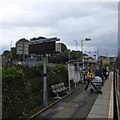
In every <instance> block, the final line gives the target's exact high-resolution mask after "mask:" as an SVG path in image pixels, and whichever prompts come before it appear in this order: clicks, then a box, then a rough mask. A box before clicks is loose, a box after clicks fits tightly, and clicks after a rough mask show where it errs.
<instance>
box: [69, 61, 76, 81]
mask: <svg viewBox="0 0 120 120" xmlns="http://www.w3.org/2000/svg"><path fill="white" fill-rule="evenodd" d="M74 76H75V67H74V65H73V64H70V63H69V64H68V79H69V80H74Z"/></svg>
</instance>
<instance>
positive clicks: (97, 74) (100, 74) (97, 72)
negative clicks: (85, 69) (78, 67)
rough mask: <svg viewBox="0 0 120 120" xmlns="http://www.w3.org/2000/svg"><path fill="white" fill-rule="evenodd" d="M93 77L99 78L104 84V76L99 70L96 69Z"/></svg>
mask: <svg viewBox="0 0 120 120" xmlns="http://www.w3.org/2000/svg"><path fill="white" fill-rule="evenodd" d="M95 76H99V77H100V78H101V79H102V82H103V83H104V76H103V73H102V72H101V70H100V69H98V68H97V69H96V70H95Z"/></svg>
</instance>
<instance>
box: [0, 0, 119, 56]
mask: <svg viewBox="0 0 120 120" xmlns="http://www.w3.org/2000/svg"><path fill="white" fill-rule="evenodd" d="M0 1H1V3H0V48H1V49H0V54H2V53H3V51H4V50H10V47H14V46H15V43H16V42H17V41H18V40H19V39H21V38H26V39H28V40H30V39H31V38H33V37H39V36H43V37H48V38H51V37H58V38H60V42H62V43H64V44H65V45H66V46H67V48H68V49H70V50H76V49H78V50H80V51H81V50H82V48H81V40H85V38H90V39H91V41H84V42H83V45H84V52H86V53H89V52H92V53H93V52H94V51H97V50H99V55H107V56H116V55H117V39H118V38H117V36H118V3H117V2H112V1H110V2H105V1H104V2H95V1H92V2H82V1H78V0H74V2H73V0H71V1H67V0H64V1H62V0H61V1H60V0H59V1H54V0H53V1H52V0H49V2H48V1H47V0H46V1H44V2H42V1H41V0H0Z"/></svg>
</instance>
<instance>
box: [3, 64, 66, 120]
mask: <svg viewBox="0 0 120 120" xmlns="http://www.w3.org/2000/svg"><path fill="white" fill-rule="evenodd" d="M2 74H3V79H2V118H3V119H4V118H26V117H28V116H29V114H30V113H32V112H31V111H32V110H33V109H35V108H39V109H42V108H43V65H42V64H39V65H37V66H34V67H31V68H29V67H28V66H18V65H15V66H5V67H4V68H3V70H2ZM60 82H64V83H65V85H66V86H67V85H68V72H67V69H66V67H65V65H62V64H56V65H53V66H47V85H48V103H49V104H50V103H51V102H53V101H54V97H53V96H54V95H53V93H52V91H51V85H53V84H56V83H60Z"/></svg>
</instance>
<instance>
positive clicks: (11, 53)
mask: <svg viewBox="0 0 120 120" xmlns="http://www.w3.org/2000/svg"><path fill="white" fill-rule="evenodd" d="M12 42H13V41H10V62H11V61H12Z"/></svg>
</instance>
